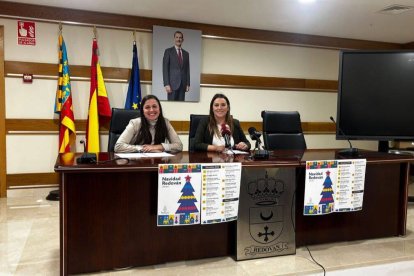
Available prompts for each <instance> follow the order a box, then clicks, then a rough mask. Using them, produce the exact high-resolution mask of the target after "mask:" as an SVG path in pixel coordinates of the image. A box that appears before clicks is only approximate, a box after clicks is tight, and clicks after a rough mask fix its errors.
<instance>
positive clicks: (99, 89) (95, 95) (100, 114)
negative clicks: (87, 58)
mask: <svg viewBox="0 0 414 276" xmlns="http://www.w3.org/2000/svg"><path fill="white" fill-rule="evenodd" d="M110 119H111V107H110V105H109V100H108V95H107V93H106V88H105V83H104V80H103V76H102V71H101V66H100V65H99V59H98V42H97V41H96V38H94V39H93V44H92V62H91V89H90V97H89V111H88V122H87V126H86V150H87V151H88V152H99V151H100V148H99V124H103V123H105V122H107V121H109V120H110Z"/></svg>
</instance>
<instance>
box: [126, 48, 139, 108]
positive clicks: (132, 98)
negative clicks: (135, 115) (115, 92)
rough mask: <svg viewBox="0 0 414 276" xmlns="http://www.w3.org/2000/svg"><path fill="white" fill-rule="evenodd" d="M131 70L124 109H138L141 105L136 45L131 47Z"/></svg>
mask: <svg viewBox="0 0 414 276" xmlns="http://www.w3.org/2000/svg"><path fill="white" fill-rule="evenodd" d="M132 52H133V56H132V70H131V76H130V78H129V85H128V93H127V97H126V100H125V109H139V107H140V105H141V85H140V80H139V64H138V51H137V45H136V43H135V41H134V45H133V47H132Z"/></svg>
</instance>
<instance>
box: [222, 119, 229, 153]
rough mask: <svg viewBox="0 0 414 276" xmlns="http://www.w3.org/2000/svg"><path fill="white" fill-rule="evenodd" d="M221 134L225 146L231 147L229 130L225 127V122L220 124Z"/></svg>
mask: <svg viewBox="0 0 414 276" xmlns="http://www.w3.org/2000/svg"><path fill="white" fill-rule="evenodd" d="M221 136H223V137H224V143H225V147H226V148H231V131H230V129H228V128H227V126H226V124H222V125H221Z"/></svg>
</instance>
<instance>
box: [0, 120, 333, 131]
mask: <svg viewBox="0 0 414 276" xmlns="http://www.w3.org/2000/svg"><path fill="white" fill-rule="evenodd" d="M240 124H241V127H242V129H244V130H245V131H246V130H247V129H248V128H249V127H255V128H256V129H257V130H259V131H261V129H262V122H261V121H259V122H253V121H252V122H250V121H249V122H240ZM75 125H76V131H77V132H84V131H85V130H86V120H76V121H75ZM171 125H172V126H173V127H174V129H175V130H176V131H177V132H178V133H179V134H188V130H189V126H190V121H171ZM302 129H303V132H304V133H305V134H333V133H334V132H335V125H334V124H333V123H332V122H302ZM99 130H100V131H101V133H102V134H107V133H108V130H109V123H107V124H104V125H101V126H100V129H99ZM58 131H59V120H58V119H6V134H7V135H14V134H18V135H22V134H28V135H36V134H37V135H49V134H50V135H56V134H57V133H58Z"/></svg>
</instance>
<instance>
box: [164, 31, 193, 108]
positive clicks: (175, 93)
mask: <svg viewBox="0 0 414 276" xmlns="http://www.w3.org/2000/svg"><path fill="white" fill-rule="evenodd" d="M183 41H184V35H183V33H182V32H180V31H176V32H175V33H174V46H173V47H171V48H167V49H165V52H164V58H163V60H162V75H163V79H164V87H165V91H166V92H167V96H168V100H169V101H184V100H185V99H184V98H185V93H186V92H188V91H190V56H189V54H188V52H187V51H186V50H184V49H182V48H181V46H182V44H183Z"/></svg>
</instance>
